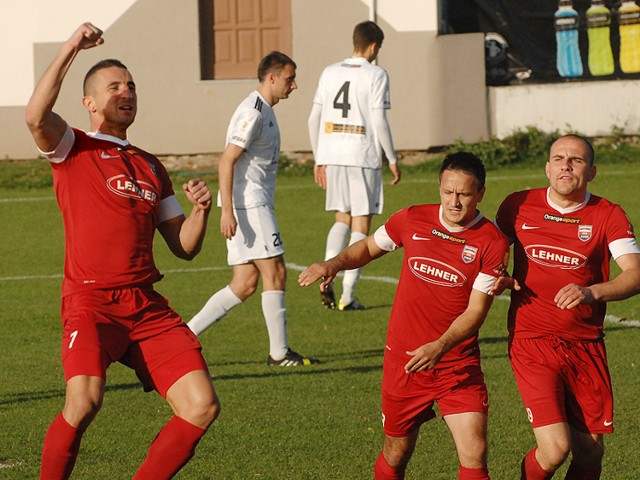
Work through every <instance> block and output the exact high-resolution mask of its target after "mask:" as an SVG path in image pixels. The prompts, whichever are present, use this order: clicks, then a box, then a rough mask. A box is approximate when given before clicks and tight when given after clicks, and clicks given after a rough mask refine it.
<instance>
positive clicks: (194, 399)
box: [175, 393, 220, 428]
mask: <svg viewBox="0 0 640 480" xmlns="http://www.w3.org/2000/svg"><path fill="white" fill-rule="evenodd" d="M175 413H176V414H177V415H178V416H179V417H181V418H183V419H185V420H187V421H188V422H190V423H193V424H194V425H198V426H199V427H201V428H209V426H210V425H211V424H212V423H213V422H214V420H215V419H216V418H218V415H220V401H219V400H218V397H217V396H216V395H215V394H214V393H212V394H211V395H209V394H198V395H192V396H191V397H190V398H189V399H188V401H186V402H184V403H183V404H182V405H180V406H179V408H177V409H176V411H175Z"/></svg>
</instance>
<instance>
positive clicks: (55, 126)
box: [25, 23, 104, 152]
mask: <svg viewBox="0 0 640 480" xmlns="http://www.w3.org/2000/svg"><path fill="white" fill-rule="evenodd" d="M102 43H104V40H103V38H102V30H100V29H99V28H97V27H95V26H94V25H92V24H91V23H84V24H82V25H80V27H78V28H77V29H76V31H75V32H74V33H73V35H72V36H71V37H70V38H69V39H68V40H67V41H66V42H65V43H64V44H63V45H62V47H61V48H60V51H59V52H58V54H57V55H56V57H55V58H54V59H53V61H52V62H51V65H49V67H48V68H47V70H46V71H45V72H44V74H43V75H42V78H41V79H40V81H39V82H38V84H37V85H36V88H35V89H34V91H33V94H32V95H31V98H30V99H29V103H28V104H27V108H26V114H25V120H26V122H27V127H28V128H29V130H30V131H31V135H32V136H33V139H34V140H35V142H36V145H37V146H38V148H39V149H40V150H42V151H43V152H50V151H52V150H53V149H55V148H56V147H57V146H58V144H59V143H60V140H61V139H62V136H63V135H64V132H65V130H66V128H67V124H66V122H65V121H64V120H63V119H62V118H61V117H60V116H59V115H58V114H56V113H54V112H53V106H54V105H55V103H56V100H57V98H58V94H59V93H60V88H61V87H62V81H63V80H64V77H65V76H66V74H67V72H68V71H69V67H71V64H72V63H73V60H74V59H75V57H76V55H77V54H78V52H80V50H84V49H88V48H92V47H95V46H97V45H101V44H102Z"/></svg>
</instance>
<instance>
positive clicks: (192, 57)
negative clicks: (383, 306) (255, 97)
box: [0, 0, 487, 158]
mask: <svg viewBox="0 0 640 480" xmlns="http://www.w3.org/2000/svg"><path fill="white" fill-rule="evenodd" d="M368 18H369V7H368V5H366V4H365V3H363V2H360V1H355V0H348V1H345V0H322V1H309V0H292V23H293V58H294V60H295V61H296V62H297V63H298V85H299V90H298V91H295V92H293V93H292V95H291V97H290V98H289V99H288V100H285V101H282V102H280V103H279V104H278V105H277V106H276V108H275V109H276V115H277V116H278V121H279V124H280V129H281V132H282V148H283V150H284V151H308V150H309V149H310V146H309V140H308V134H307V117H308V114H309V111H310V108H311V101H312V98H313V94H314V92H315V88H316V84H317V80H318V77H319V75H320V72H321V71H322V69H323V68H324V67H325V66H326V65H328V64H329V63H333V62H336V61H339V60H341V59H343V58H345V57H347V56H350V54H351V50H352V48H351V33H352V30H353V26H354V25H355V24H356V23H357V22H360V21H362V20H367V19H368ZM378 23H379V24H380V25H381V27H382V28H383V29H384V31H385V36H386V38H385V42H384V45H383V48H382V50H381V53H380V57H379V64H380V65H381V66H382V67H384V68H385V69H387V71H388V72H389V75H390V77H391V101H392V109H391V111H390V112H389V118H390V123H391V129H392V133H393V136H394V141H395V146H396V149H398V150H407V149H427V148H429V147H433V146H440V145H444V144H448V143H451V142H452V141H454V140H455V139H457V138H463V139H465V140H476V139H478V138H480V137H486V135H487V120H486V119H487V115H486V107H485V105H486V98H485V97H486V93H485V92H486V88H485V87H484V60H483V58H484V54H483V40H482V36H481V35H480V34H475V35H460V36H458V35H456V36H444V37H438V36H436V34H435V32H433V31H422V32H416V31H398V29H394V28H392V27H391V26H390V25H389V24H388V23H387V22H386V21H385V19H384V18H378ZM71 33H72V32H69V35H70V34H71ZM104 37H105V44H104V45H102V46H100V47H98V48H94V49H91V50H87V51H84V52H81V53H80V54H79V55H78V57H77V58H76V61H75V62H74V64H73V65H72V68H71V70H70V71H69V73H68V75H67V78H66V79H65V83H64V85H63V89H62V91H61V93H60V96H59V99H58V102H57V104H56V108H55V110H56V112H58V113H60V114H61V115H62V116H63V117H64V118H65V119H66V120H67V121H68V122H69V123H70V124H71V125H74V126H78V127H80V128H88V116H87V113H86V111H85V110H84V107H83V106H82V104H81V96H82V92H81V84H82V78H83V77H84V74H85V72H86V71H87V70H88V69H89V68H90V66H91V65H93V64H94V63H95V62H97V61H98V60H101V59H103V58H110V57H115V58H118V59H120V60H121V61H122V62H123V63H124V64H125V65H127V66H128V68H129V69H130V70H131V72H132V74H133V77H134V79H135V81H136V83H137V85H138V95H139V113H138V118H137V119H136V123H135V124H134V125H133V126H132V127H131V129H130V135H129V136H130V140H131V141H132V142H133V143H135V144H137V145H139V146H141V147H142V148H145V149H147V150H150V151H152V152H153V153H156V154H159V155H163V154H196V153H207V152H219V151H221V150H222V149H223V148H224V138H225V133H226V129H227V124H228V122H229V118H230V116H231V114H232V113H233V111H234V109H235V108H236V106H237V104H238V103H239V102H240V101H241V100H242V99H243V98H244V97H245V96H246V95H247V94H248V93H249V92H250V91H251V90H252V89H254V88H255V87H256V85H257V80H255V81H254V80H219V81H201V80H200V79H199V78H200V72H199V68H200V67H199V61H200V60H199V45H198V41H199V40H198V11H197V2H196V1H193V0H192V1H188V2H187V1H180V2H175V1H170V0H138V1H137V2H135V3H134V4H133V5H132V6H131V8H130V9H129V10H127V12H126V13H125V14H124V15H123V16H122V17H120V18H119V19H118V20H117V21H116V22H115V23H114V24H113V25H111V27H110V28H108V29H107V30H106V32H105V36H104ZM58 49H59V44H38V45H35V48H34V62H35V77H36V78H39V77H40V75H41V74H42V72H43V71H44V69H45V68H46V67H47V65H48V64H49V62H50V61H51V59H52V58H53V57H54V55H55V54H56V52H57V51H58ZM23 117H24V109H20V108H17V109H0V119H1V120H3V124H5V125H6V124H7V123H5V121H6V122H8V123H10V124H11V130H15V131H16V135H15V136H14V135H12V136H11V138H8V139H7V140H6V141H5V140H4V139H3V141H2V142H0V158H4V157H5V156H9V157H12V158H30V157H34V156H36V154H37V152H36V150H35V148H34V147H33V145H32V142H31V141H30V138H29V137H28V133H27V132H26V128H25V127H24V126H23V125H24V121H23ZM18 125H19V126H18Z"/></svg>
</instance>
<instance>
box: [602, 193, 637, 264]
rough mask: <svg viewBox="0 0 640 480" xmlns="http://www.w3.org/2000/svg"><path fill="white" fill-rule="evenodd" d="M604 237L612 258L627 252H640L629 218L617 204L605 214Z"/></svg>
mask: <svg viewBox="0 0 640 480" xmlns="http://www.w3.org/2000/svg"><path fill="white" fill-rule="evenodd" d="M606 237H607V245H608V246H609V251H610V252H611V255H612V257H613V259H614V260H615V259H616V258H618V257H620V256H621V255H625V254H627V253H640V250H638V244H637V242H636V238H635V232H634V229H633V225H632V224H631V220H629V217H628V216H627V214H626V213H625V212H624V210H623V209H622V207H620V206H619V205H614V206H613V209H612V211H611V213H610V214H609V215H607V230H606Z"/></svg>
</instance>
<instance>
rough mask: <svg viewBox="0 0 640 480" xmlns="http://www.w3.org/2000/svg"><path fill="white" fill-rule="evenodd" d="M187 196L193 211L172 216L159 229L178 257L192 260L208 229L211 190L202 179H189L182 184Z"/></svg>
mask: <svg viewBox="0 0 640 480" xmlns="http://www.w3.org/2000/svg"><path fill="white" fill-rule="evenodd" d="M182 189H183V190H184V192H185V194H186V195H187V198H188V199H189V201H190V202H191V204H192V205H193V208H192V210H191V213H190V214H189V216H188V217H186V218H185V216H184V215H179V216H177V217H173V218H170V219H169V220H167V221H165V222H162V223H161V224H159V225H158V231H159V232H160V234H161V235H162V237H163V238H164V240H165V242H167V245H168V246H169V249H170V250H171V251H172V252H173V254H174V255H175V256H176V257H178V258H183V259H185V260H191V259H192V258H194V257H195V256H196V255H197V254H198V252H200V249H201V248H202V241H203V240H204V235H205V233H206V231H207V219H208V218H209V212H210V211H211V192H210V191H209V187H207V184H206V183H204V182H203V181H202V180H198V179H195V180H189V183H185V184H184V185H182Z"/></svg>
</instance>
